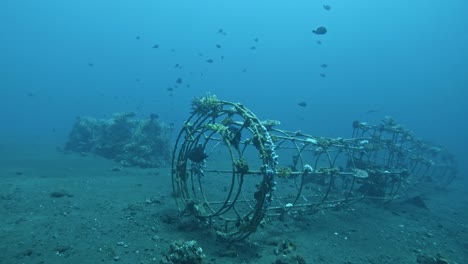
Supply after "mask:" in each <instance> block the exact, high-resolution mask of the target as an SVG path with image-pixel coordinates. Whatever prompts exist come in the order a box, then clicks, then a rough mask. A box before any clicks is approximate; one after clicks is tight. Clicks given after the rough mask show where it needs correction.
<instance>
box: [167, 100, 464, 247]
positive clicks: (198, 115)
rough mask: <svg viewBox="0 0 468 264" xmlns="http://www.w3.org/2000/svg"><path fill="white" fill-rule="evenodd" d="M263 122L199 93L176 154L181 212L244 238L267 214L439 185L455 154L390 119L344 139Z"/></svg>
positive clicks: (362, 125) (386, 197)
mask: <svg viewBox="0 0 468 264" xmlns="http://www.w3.org/2000/svg"><path fill="white" fill-rule="evenodd" d="M279 125H280V122H278V121H274V120H265V121H262V120H260V119H259V118H258V117H257V116H256V115H255V114H254V113H253V112H252V111H250V110H249V109H248V108H246V107H245V106H244V105H242V104H240V103H233V102H229V101H223V100H219V99H217V98H216V96H214V95H207V96H205V97H201V98H195V99H194V100H193V101H192V111H191V114H190V116H189V117H188V119H187V120H186V121H185V123H184V125H183V127H182V129H181V130H180V132H179V134H178V135H177V137H176V140H175V145H174V149H173V152H172V162H171V164H172V173H171V178H172V187H173V192H174V197H175V199H176V203H177V207H178V209H179V211H180V216H181V217H184V216H190V217H195V218H197V219H198V220H199V221H201V222H202V223H205V224H206V225H207V226H210V227H211V228H213V229H214V230H216V234H217V237H218V239H220V240H225V241H230V242H233V241H240V240H243V239H245V238H247V237H248V236H249V235H251V234H253V233H255V232H256V230H257V228H258V227H259V226H260V225H262V223H263V221H264V219H265V218H266V217H275V216H282V215H285V214H289V215H298V214H301V215H302V214H308V213H314V212H317V211H318V210H322V209H327V208H339V207H342V206H347V205H349V204H352V203H356V202H359V201H362V200H364V199H367V200H369V199H371V200H374V201H378V202H382V203H387V202H390V201H392V200H394V199H397V198H400V197H411V195H415V194H418V192H421V191H425V190H428V189H434V188H444V187H445V186H447V185H448V184H450V182H452V180H453V179H454V178H455V177H456V175H457V164H456V160H455V157H454V156H453V155H452V154H450V153H449V152H448V151H447V150H446V149H445V148H443V147H441V146H437V145H433V144H430V143H428V142H425V141H423V140H421V139H418V138H416V137H415V136H414V135H413V134H412V133H411V131H409V130H407V129H405V128H404V127H403V126H401V125H399V124H397V123H396V122H395V121H394V120H393V119H392V118H389V117H386V118H385V119H384V120H383V121H382V122H381V123H380V124H375V125H372V124H368V123H366V122H361V121H354V122H353V123H352V136H351V137H350V138H341V137H340V138H329V137H319V136H314V135H310V134H306V133H303V132H301V131H286V130H282V129H280V128H279Z"/></svg>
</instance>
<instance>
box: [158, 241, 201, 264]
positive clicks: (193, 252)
mask: <svg viewBox="0 0 468 264" xmlns="http://www.w3.org/2000/svg"><path fill="white" fill-rule="evenodd" d="M203 259H205V255H204V254H203V249H202V248H201V247H199V246H198V245H197V242H196V241H195V240H191V241H185V242H181V241H178V242H173V243H172V244H171V246H170V248H169V250H168V252H167V253H166V254H165V256H164V257H163V258H162V259H161V264H200V263H203Z"/></svg>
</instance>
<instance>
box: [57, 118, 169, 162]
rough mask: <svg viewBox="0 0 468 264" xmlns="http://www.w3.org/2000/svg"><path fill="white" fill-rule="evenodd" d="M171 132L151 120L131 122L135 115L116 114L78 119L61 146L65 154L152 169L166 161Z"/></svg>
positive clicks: (165, 126)
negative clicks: (107, 117) (66, 152)
mask: <svg viewBox="0 0 468 264" xmlns="http://www.w3.org/2000/svg"><path fill="white" fill-rule="evenodd" d="M170 134H171V128H170V127H169V126H168V125H166V124H164V123H162V122H160V121H159V120H158V119H157V118H155V117H154V116H150V118H148V119H144V120H139V119H135V113H133V112H131V113H118V114H114V116H113V117H112V118H110V119H96V118H91V117H79V118H77V119H76V121H75V124H74V125H73V129H72V131H71V132H70V134H69V136H68V141H67V142H66V144H65V150H66V151H74V152H79V153H82V154H86V153H93V154H96V155H99V156H102V157H105V158H108V159H113V160H115V161H116V162H119V164H120V165H121V166H123V167H128V166H139V167H143V168H153V167H161V166H167V165H168V164H169V161H170V156H171V155H170V153H171V146H170Z"/></svg>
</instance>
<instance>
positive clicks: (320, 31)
mask: <svg viewBox="0 0 468 264" xmlns="http://www.w3.org/2000/svg"><path fill="white" fill-rule="evenodd" d="M327 32H328V30H327V28H326V27H323V26H322V27H318V28H316V29H314V30H312V33H314V34H317V35H325V34H327Z"/></svg>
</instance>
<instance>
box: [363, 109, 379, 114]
mask: <svg viewBox="0 0 468 264" xmlns="http://www.w3.org/2000/svg"><path fill="white" fill-rule="evenodd" d="M377 112H379V110H375V109H371V110H367V112H366V114H368V115H369V114H373V113H377Z"/></svg>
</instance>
